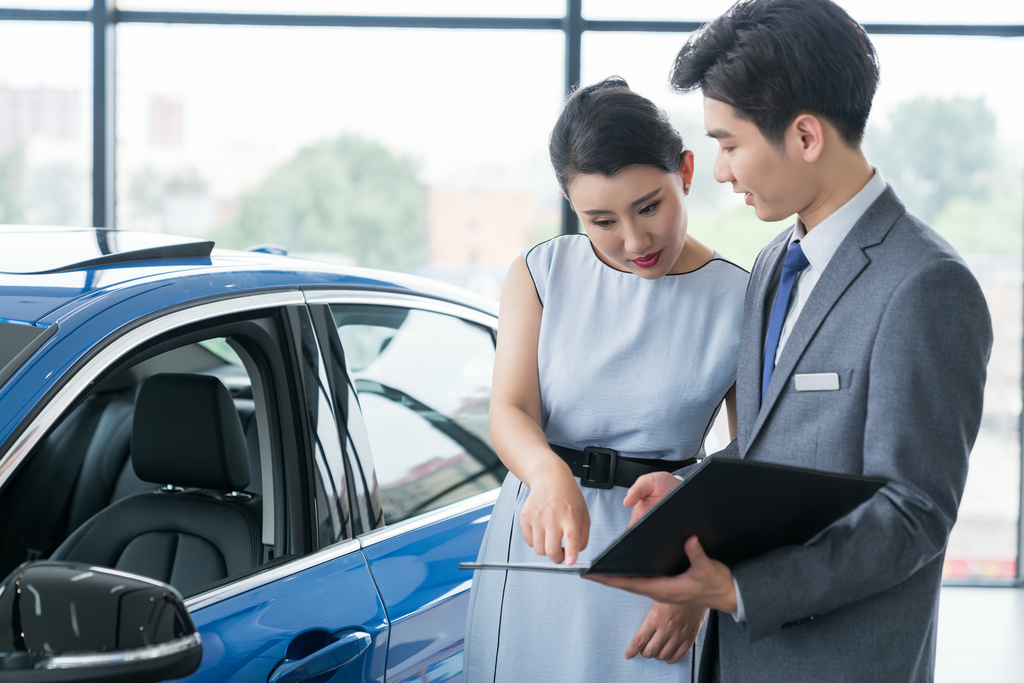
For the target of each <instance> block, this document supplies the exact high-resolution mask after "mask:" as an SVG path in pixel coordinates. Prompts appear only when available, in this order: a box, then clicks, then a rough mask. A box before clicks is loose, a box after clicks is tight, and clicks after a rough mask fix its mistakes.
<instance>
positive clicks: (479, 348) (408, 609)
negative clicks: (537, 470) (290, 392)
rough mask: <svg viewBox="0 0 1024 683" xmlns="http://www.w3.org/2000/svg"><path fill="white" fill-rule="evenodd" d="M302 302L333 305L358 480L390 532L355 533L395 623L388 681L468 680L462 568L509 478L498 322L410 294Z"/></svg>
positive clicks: (327, 296) (466, 584) (467, 580)
mask: <svg viewBox="0 0 1024 683" xmlns="http://www.w3.org/2000/svg"><path fill="white" fill-rule="evenodd" d="M307 300H310V301H311V303H329V304H330V310H331V314H332V317H333V319H334V322H335V327H336V329H337V334H338V337H339V339H340V342H341V346H342V348H343V349H344V354H345V357H346V363H347V365H348V368H349V370H350V372H351V375H350V376H351V380H352V383H353V385H354V387H355V388H356V389H357V393H358V402H359V406H360V410H361V413H362V416H363V418H364V424H365V428H366V430H367V438H368V440H369V443H370V444H371V446H372V448H371V451H372V461H373V468H374V472H375V477H374V478H371V479H368V480H364V479H360V478H358V477H356V478H354V479H355V482H354V483H355V484H356V487H357V493H358V494H359V495H362V496H365V497H369V498H373V497H374V496H373V491H372V488H374V487H375V488H376V489H377V493H378V495H379V499H380V505H381V510H382V514H383V518H384V521H385V523H386V525H385V526H384V527H383V528H376V529H373V528H368V527H364V529H363V533H362V534H361V535H360V536H359V541H360V544H361V545H362V548H363V553H364V555H365V556H366V559H367V563H368V565H369V567H370V571H371V573H372V575H373V579H374V581H375V583H376V585H377V588H378V591H379V593H380V595H381V598H382V600H383V603H384V606H385V610H386V611H387V615H388V620H389V623H390V635H389V645H388V663H387V673H386V680H387V681H389V682H392V681H394V682H396V683H397V682H399V681H408V680H416V681H450V680H461V678H462V661H463V658H462V650H463V643H464V637H465V620H466V610H467V606H468V599H469V588H470V585H471V581H472V573H470V572H467V571H463V570H460V569H458V564H459V562H463V561H468V560H471V559H474V558H476V556H477V552H478V551H479V547H480V543H481V541H482V539H483V533H484V530H485V529H486V523H487V521H488V519H489V516H490V510H491V507H492V506H493V503H494V500H495V498H496V497H497V489H498V487H499V486H500V483H501V481H502V480H503V478H504V476H505V473H506V470H505V468H504V466H503V465H502V464H501V462H500V460H499V459H498V458H497V455H496V454H495V453H494V449H493V446H492V445H491V441H490V434H489V431H488V429H487V409H488V406H489V401H490V381H491V372H492V367H493V362H494V325H495V324H496V320H495V319H494V318H493V316H490V315H487V314H485V313H482V312H479V311H476V310H474V309H471V308H468V307H463V306H458V305H455V304H450V303H446V302H439V301H434V300H430V299H426V298H420V297H416V296H407V295H394V294H377V293H363V294H354V293H345V294H343V293H338V294H331V293H326V292H322V293H317V294H315V295H314V294H310V293H307ZM336 391H337V388H336ZM356 466H357V465H356ZM364 467H365V465H364ZM361 487H365V489H364V490H363V491H358V489H359V488H361Z"/></svg>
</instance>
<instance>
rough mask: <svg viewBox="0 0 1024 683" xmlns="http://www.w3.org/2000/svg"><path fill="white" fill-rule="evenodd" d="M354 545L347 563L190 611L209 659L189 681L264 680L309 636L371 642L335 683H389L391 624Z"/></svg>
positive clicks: (335, 561)
mask: <svg viewBox="0 0 1024 683" xmlns="http://www.w3.org/2000/svg"><path fill="white" fill-rule="evenodd" d="M352 546H353V547H352V548H351V552H349V553H347V554H345V555H342V556H340V557H337V558H334V559H331V560H329V561H326V562H323V563H322V564H318V565H316V566H313V567H310V568H307V569H303V570H302V571H298V572H296V573H294V574H290V575H287V576H285V577H275V579H276V580H273V581H269V582H267V583H265V584H264V585H262V586H259V587H256V588H253V589H252V590H250V591H248V592H245V593H241V594H238V595H232V596H230V597H227V598H225V599H222V600H220V601H217V602H214V603H213V604H210V605H208V606H200V607H199V608H192V609H190V610H189V611H190V614H191V615H192V620H193V621H194V622H195V624H196V628H197V629H198V630H199V633H200V635H201V636H202V638H203V659H202V662H201V663H200V665H199V669H198V670H197V671H196V672H195V673H194V674H192V675H191V676H189V677H188V678H185V679H182V680H185V681H228V680H236V681H265V680H268V679H269V678H270V676H271V675H272V673H273V672H274V670H275V669H276V668H277V667H278V666H279V665H280V664H281V662H282V661H283V660H284V659H285V656H286V653H287V652H288V649H289V646H290V645H291V644H292V643H293V642H294V641H295V640H296V639H297V638H299V637H301V636H302V634H305V633H308V632H310V631H315V630H322V631H326V632H328V633H331V634H338V633H340V632H343V631H351V630H362V631H364V632H366V633H368V634H370V636H371V639H372V644H371V646H370V648H369V649H368V650H367V651H366V652H364V653H363V654H362V655H360V657H359V658H357V661H354V662H352V663H351V664H349V665H346V666H344V667H342V668H341V669H339V670H338V672H337V674H336V675H335V676H334V677H333V678H331V679H330V680H331V681H338V682H339V683H340V682H342V681H383V680H384V667H385V662H386V659H387V640H388V631H387V627H388V623H387V617H386V614H385V612H384V607H383V605H382V604H381V601H380V598H379V597H378V595H377V591H376V589H375V587H374V585H373V580H372V579H371V578H370V573H369V571H368V569H367V565H366V559H365V558H364V557H363V555H362V553H361V552H359V548H358V545H356V544H352ZM270 571H273V570H270ZM199 598H200V601H199V604H200V605H202V596H199ZM189 602H192V601H189Z"/></svg>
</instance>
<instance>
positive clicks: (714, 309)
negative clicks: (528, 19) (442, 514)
mask: <svg viewBox="0 0 1024 683" xmlns="http://www.w3.org/2000/svg"><path fill="white" fill-rule="evenodd" d="M526 263H527V266H528V267H529V270H530V274H531V275H532V277H533V281H534V284H535V285H536V287H537V295H538V296H539V297H540V301H541V304H542V305H543V315H542V318H541V328H540V340H539V344H538V369H539V371H540V390H541V402H542V407H543V415H542V418H543V424H542V427H543V429H544V434H545V436H546V437H547V439H548V441H549V442H551V443H554V444H559V445H562V446H567V447H570V448H575V449H580V450H582V449H583V448H584V447H586V446H601V447H605V448H614V449H615V450H617V451H619V453H620V454H621V455H623V456H626V457H630V458H653V459H661V460H685V459H687V458H692V457H694V456H695V455H698V454H699V453H701V451H702V448H703V443H704V438H705V436H706V435H707V432H708V430H709V429H710V428H711V424H712V422H713V421H714V418H715V415H716V413H717V411H718V408H719V406H720V405H721V403H722V399H723V398H724V396H725V394H726V392H727V391H728V390H729V388H730V387H731V386H732V385H733V382H734V381H735V378H736V350H737V343H738V338H739V330H740V320H741V317H742V315H743V295H744V291H745V289H746V283H747V273H746V271H744V270H743V269H741V268H740V267H738V266H736V265H734V264H732V263H730V262H728V261H725V260H723V259H721V258H718V257H717V255H716V257H715V258H714V259H713V260H712V261H711V262H709V263H708V264H707V265H705V266H703V267H701V268H699V269H697V270H695V271H692V272H689V273H683V274H679V275H666V276H665V277H663V278H660V279H658V280H645V279H643V278H640V277H638V276H636V275H633V274H631V273H627V272H623V271H619V270H615V269H613V268H611V267H609V266H608V265H606V264H605V263H604V262H602V261H601V260H600V259H598V257H597V255H596V254H595V253H594V251H593V247H592V246H591V244H590V240H589V239H588V238H587V236H586V235H583V234H580V235H566V236H562V237H556V238H554V239H552V240H549V241H547V242H544V243H542V244H539V245H537V246H536V247H534V248H533V249H531V250H529V251H528V252H526ZM582 491H583V497H584V499H585V500H586V502H587V508H588V510H589V512H590V520H591V525H590V542H589V545H588V546H587V548H586V550H584V551H583V552H582V553H581V554H580V561H583V562H586V561H590V560H591V559H592V558H593V557H595V556H596V555H597V554H599V553H600V552H601V550H603V549H604V547H605V546H607V545H608V543H610V542H611V541H612V540H613V539H614V538H615V537H616V536H618V535H619V534H620V533H621V532H622V531H623V530H624V529H625V528H626V524H627V522H628V521H629V514H630V510H629V508H626V507H623V505H622V500H623V498H624V497H625V495H626V489H624V488H621V487H618V486H616V487H614V488H611V489H594V488H583V489H582ZM528 493H529V489H528V488H527V487H526V486H525V485H524V484H523V483H522V482H520V481H519V480H518V479H517V478H516V477H515V476H514V475H512V474H511V473H510V474H509V475H508V477H507V478H506V479H505V482H504V484H503V486H502V489H501V494H500V495H499V497H498V501H497V503H496V504H495V506H494V511H493V513H492V514H491V519H490V522H489V524H488V527H487V532H486V534H485V536H484V541H483V545H482V546H481V549H480V556H479V557H480V560H481V561H512V562H515V561H522V562H536V561H538V560H541V559H543V558H541V557H538V556H537V555H536V553H534V551H533V549H532V548H530V547H529V546H527V545H526V542H525V541H524V540H523V533H522V529H521V527H520V526H519V511H520V509H521V508H522V505H523V502H524V501H525V500H526V496H527V494H528ZM650 607H651V601H650V600H649V599H647V598H643V597H640V596H636V595H633V594H631V593H626V592H623V591H619V590H614V589H611V588H607V587H605V586H602V585H600V584H596V583H592V582H590V581H585V580H583V579H580V578H579V577H577V576H574V575H562V574H547V573H539V572H522V571H511V572H505V571H494V570H488V571H477V572H476V575H475V576H474V579H473V587H472V590H471V592H470V599H469V617H468V622H467V625H466V650H465V669H464V671H465V674H466V675H465V680H466V681H467V682H468V683H484V682H487V683H490V682H492V681H514V682H516V683H519V682H522V681H530V682H531V683H532V682H537V681H560V682H562V681H565V682H568V681H637V682H639V681H681V680H690V670H691V661H690V657H691V655H688V656H687V658H686V659H685V660H683V661H682V662H680V663H678V664H674V665H669V664H666V663H665V662H660V661H657V660H653V659H652V660H648V659H644V658H643V657H642V656H637V657H635V658H633V659H632V660H627V659H625V657H624V653H625V651H626V648H627V647H628V645H629V643H630V641H631V640H632V638H633V636H634V635H635V634H636V632H637V629H638V628H639V627H640V625H641V623H642V622H643V619H644V617H645V616H646V614H647V611H648V610H649V609H650Z"/></svg>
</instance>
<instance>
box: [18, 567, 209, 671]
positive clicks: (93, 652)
mask: <svg viewBox="0 0 1024 683" xmlns="http://www.w3.org/2000/svg"><path fill="white" fill-rule="evenodd" d="M201 659H202V641H201V639H200V637H199V634H198V633H197V632H196V629H195V625H194V624H193V623H192V619H191V617H190V616H189V614H188V611H187V610H186V609H185V605H184V601H183V600H182V598H181V595H179V594H178V592H177V591H176V590H175V589H174V588H172V587H170V586H168V585H166V584H163V583H160V582H159V581H153V580H152V579H147V578H144V577H141V576H137V575H135V574H127V573H124V572H119V571H116V570H113V569H107V568H104V567H93V566H89V565H82V564H71V563H66V562H35V563H29V564H23V565H21V566H20V567H18V568H17V569H15V570H14V571H13V572H12V573H11V574H10V575H9V576H8V577H7V578H6V579H5V580H4V582H3V585H2V586H0V679H3V680H4V681H12V683H14V682H20V681H132V682H137V683H146V682H154V683H155V682H156V681H162V680H166V679H169V678H180V677H182V676H187V675H188V674H190V673H192V672H193V671H195V670H196V668H197V667H198V666H199V661H200V660H201Z"/></svg>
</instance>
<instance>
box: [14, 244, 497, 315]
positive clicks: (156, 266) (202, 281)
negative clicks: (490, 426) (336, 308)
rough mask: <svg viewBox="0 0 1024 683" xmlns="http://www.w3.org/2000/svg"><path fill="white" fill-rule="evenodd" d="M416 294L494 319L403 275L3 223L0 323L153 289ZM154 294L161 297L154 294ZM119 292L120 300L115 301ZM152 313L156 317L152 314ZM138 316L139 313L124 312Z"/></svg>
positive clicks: (171, 298)
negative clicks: (354, 291) (356, 291)
mask: <svg viewBox="0 0 1024 683" xmlns="http://www.w3.org/2000/svg"><path fill="white" fill-rule="evenodd" d="M300 288H301V289H318V288H334V289H337V288H342V289H370V290H386V291H397V292H408V293H415V294H419V295H422V296H428V297H431V298H437V299H442V300H446V301H452V302H455V303H459V304H462V305H465V306H469V307H471V308H474V309H477V310H480V311H483V312H485V313H489V314H491V315H495V314H496V313H497V306H496V304H495V302H493V301H491V300H489V299H485V298H483V297H479V296H476V295H473V294H471V293H470V292H467V291H465V290H462V289H459V288H457V287H452V286H450V285H446V284H444V283H440V282H436V281H433V280H428V279H426V278H420V277H416V276H411V275H405V274H402V273H394V272H388V271H380V270H372V269H366V268H357V267H346V266H338V265H333V264H329V263H323V262H319V261H310V260H305V259H297V258H293V257H287V256H280V255H277V254H271V253H261V252H252V251H244V252H243V251H230V250H221V249H215V248H214V244H213V242H210V241H208V240H203V239H198V238H194V237H183V236H177V235H167V234H160V233H142V232H129V231H120V230H106V229H99V228H61V227H39V226H3V227H0V321H6V322H16V323H22V324H32V325H40V326H47V325H50V324H52V323H54V322H57V321H58V320H60V319H62V318H63V317H65V316H67V315H68V313H69V311H71V310H74V309H77V308H80V307H81V306H82V305H84V304H86V303H89V304H90V308H92V307H93V306H94V305H95V304H97V303H99V304H100V305H101V306H102V305H103V303H102V302H105V303H107V304H109V305H114V304H116V303H118V302H124V301H126V300H130V299H132V298H133V295H134V294H138V293H141V292H146V293H147V294H148V296H147V297H146V300H147V303H146V304H145V307H147V308H150V309H151V310H159V309H160V308H161V304H160V301H161V296H160V293H161V292H166V296H165V297H163V298H165V299H166V304H167V305H174V304H178V303H180V302H181V301H182V300H193V299H194V300H196V301H198V300H202V299H207V298H210V297H216V296H221V297H222V296H225V295H237V294H242V293H244V292H258V291H272V290H287V289H300ZM154 293H156V296H154ZM115 294H116V295H115ZM145 312H151V311H145ZM125 313H126V315H127V316H128V317H129V318H130V317H132V316H133V315H137V314H139V313H140V311H128V310H126V311H125Z"/></svg>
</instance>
